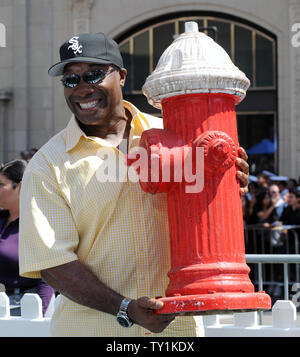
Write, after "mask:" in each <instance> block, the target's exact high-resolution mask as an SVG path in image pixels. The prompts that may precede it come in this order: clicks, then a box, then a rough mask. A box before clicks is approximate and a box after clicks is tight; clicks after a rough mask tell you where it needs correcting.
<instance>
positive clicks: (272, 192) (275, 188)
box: [270, 185, 280, 199]
mask: <svg viewBox="0 0 300 357" xmlns="http://www.w3.org/2000/svg"><path fill="white" fill-rule="evenodd" d="M270 195H271V198H273V199H276V198H280V191H279V187H278V186H277V185H272V186H271V187H270Z"/></svg>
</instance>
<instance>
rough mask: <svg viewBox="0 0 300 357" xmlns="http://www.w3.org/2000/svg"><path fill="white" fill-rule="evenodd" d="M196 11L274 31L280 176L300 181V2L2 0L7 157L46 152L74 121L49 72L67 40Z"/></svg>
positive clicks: (0, 83) (0, 69) (0, 60)
mask: <svg viewBox="0 0 300 357" xmlns="http://www.w3.org/2000/svg"><path fill="white" fill-rule="evenodd" d="M190 10H205V11H218V12H223V13H225V14H232V15H235V16H238V17H240V18H242V19H246V20H249V21H251V22H253V23H256V24H258V25H260V26H262V27H264V28H266V29H267V30H269V31H271V32H273V33H274V34H276V36H277V40H278V120H279V169H280V172H279V173H280V174H282V175H288V176H292V177H295V178H298V176H299V175H300V155H299V151H300V141H299V140H298V137H299V130H300V127H299V126H300V118H299V115H300V114H299V113H300V111H299V109H300V108H299V106H300V104H299V98H300V97H299V94H300V93H299V91H300V84H299V83H300V47H298V48H295V47H293V46H292V43H291V38H292V36H293V33H292V31H291V26H292V25H293V24H294V23H297V22H299V23H300V1H299V0H286V1H282V0H251V1H246V0H210V1H207V0H206V1H204V0H197V1H189V0H151V1H148V0H147V1H146V0H111V1H107V0H0V23H4V24H5V26H6V28H7V47H6V48H0V90H1V89H3V88H8V89H10V90H11V91H12V92H13V98H12V100H11V101H10V102H9V104H8V110H7V112H8V114H7V115H8V119H7V133H6V134H5V137H6V138H7V142H8V149H7V150H8V151H7V153H6V154H5V155H6V156H8V158H9V159H10V158H13V157H15V156H17V155H18V153H19V151H20V150H22V149H25V148H26V147H32V146H37V147H40V146H41V145H42V144H43V143H44V142H45V141H46V140H47V139H48V138H49V137H51V136H52V135H53V134H55V133H56V132H58V131H59V130H61V129H62V128H64V127H65V125H66V123H67V122H68V120H69V117H70V112H69V110H68V108H67V107H66V105H65V101H64V97H63V90H62V88H61V85H60V83H59V80H58V79H52V78H50V77H48V75H47V70H48V68H49V66H50V65H51V64H53V63H55V62H57V61H58V59H59V57H58V50H59V46H60V44H61V43H62V42H63V41H65V40H66V39H68V38H69V37H71V36H72V35H73V34H74V33H75V32H78V31H80V32H81V31H83V30H87V31H91V32H98V31H103V32H106V33H107V34H109V35H110V36H112V37H116V36H119V35H120V34H123V33H125V32H126V31H127V30H128V29H130V28H132V27H133V26H135V25H137V24H139V23H142V22H143V21H146V20H149V19H151V18H154V17H157V16H161V15H163V14H166V13H174V12H178V11H190ZM0 109H1V102H0ZM0 128H2V118H1V117H0ZM2 137H3V135H2V136H1V138H2ZM3 157H4V153H3V143H2V142H1V143H0V160H3Z"/></svg>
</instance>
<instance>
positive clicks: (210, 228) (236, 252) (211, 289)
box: [140, 22, 271, 315]
mask: <svg viewBox="0 0 300 357" xmlns="http://www.w3.org/2000/svg"><path fill="white" fill-rule="evenodd" d="M249 84H250V83H249V80H248V79H247V78H246V77H245V75H244V74H243V73H242V72H241V71H239V70H238V68H237V67H235V66H234V65H233V64H232V62H231V60H230V58H229V56H228V55H227V53H226V52H225V51H224V50H223V49H222V48H221V47H220V46H219V45H217V44H216V43H215V42H214V41H213V40H212V39H210V38H209V37H208V36H206V35H204V34H203V33H199V32H198V26H197V23H195V22H188V23H186V30H185V33H183V34H182V35H180V36H179V37H178V38H177V39H176V40H175V41H174V42H173V43H172V44H171V46H170V47H169V48H168V49H167V50H166V51H165V52H164V54H163V55H162V57H161V59H160V61H159V63H158V65H157V68H156V70H155V71H154V72H153V73H152V74H151V75H150V76H149V77H148V78H147V80H146V83H145V85H144V87H143V91H144V94H145V95H146V96H147V98H148V101H149V103H150V104H152V105H154V106H155V107H157V108H161V109H162V113H163V122H164V129H151V130H148V131H145V132H144V133H143V135H142V138H141V141H140V147H142V148H144V149H146V151H147V153H148V161H147V162H146V166H147V167H144V168H143V166H142V167H141V170H144V171H145V168H147V170H146V171H147V173H146V178H144V179H143V180H142V179H140V184H141V187H142V189H143V190H144V191H146V192H150V193H152V194H153V193H160V192H167V199H168V220H169V231H170V247H171V270H170V271H169V273H168V276H169V278H170V282H169V286H168V288H167V290H166V297H164V298H163V297H161V299H162V301H163V302H164V307H163V308H162V309H161V310H159V313H161V314H168V313H176V314H179V315H197V314H207V313H222V312H229V311H234V312H239V311H249V310H264V309H269V308H270V307H271V301H270V297H269V296H268V295H267V294H265V293H264V292H263V291H260V292H257V293H255V292H254V286H253V284H252V283H251V281H250V279H249V271H250V269H249V267H248V266H247V264H246V260H245V248H244V228H243V214H242V206H241V197H240V192H239V182H238V180H237V178H236V171H237V168H236V165H235V161H236V158H237V156H238V148H239V143H238V135H237V125H236V112H235V105H236V104H237V103H238V102H239V101H241V100H242V99H243V97H244V96H245V93H246V90H247V88H248V87H249ZM199 149H200V150H199ZM203 159H204V160H203ZM155 160H156V162H157V163H158V164H156V165H153V163H154V161H155ZM203 161H204V170H203V165H202V166H201V162H202V163H203ZM153 167H154V168H153ZM167 171H168V172H167ZM187 171H190V172H189V175H188V177H187V175H186V172H187ZM141 173H142V172H140V174H141ZM168 173H169V175H168ZM164 176H165V177H164ZM166 176H167V179H166Z"/></svg>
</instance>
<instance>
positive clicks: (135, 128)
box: [66, 100, 149, 152]
mask: <svg viewBox="0 0 300 357" xmlns="http://www.w3.org/2000/svg"><path fill="white" fill-rule="evenodd" d="M123 106H124V108H125V109H127V110H129V112H130V113H131V115H132V120H131V130H130V136H129V146H131V144H132V143H133V142H134V141H135V138H137V137H140V135H141V134H142V132H143V131H144V130H147V129H149V124H148V121H147V119H146V118H145V117H144V115H143V114H142V113H141V112H140V111H139V110H138V109H137V108H136V107H135V106H134V105H132V104H131V103H129V102H127V101H126V100H123ZM81 137H84V138H85V139H90V140H94V141H97V142H98V143H99V144H100V145H102V146H112V145H111V144H109V143H108V142H107V141H106V140H104V139H100V138H96V137H91V136H87V135H86V134H85V133H84V132H83V131H82V130H81V128H80V127H79V125H78V123H77V121H76V119H75V117H74V115H72V116H71V119H70V121H69V123H68V125H67V127H66V152H68V151H70V150H72V149H73V148H74V147H75V146H76V145H77V144H78V142H79V140H80V138H81Z"/></svg>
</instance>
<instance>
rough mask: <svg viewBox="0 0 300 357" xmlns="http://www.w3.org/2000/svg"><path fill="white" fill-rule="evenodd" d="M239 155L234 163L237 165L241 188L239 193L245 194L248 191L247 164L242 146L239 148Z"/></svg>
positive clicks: (246, 156)
mask: <svg viewBox="0 0 300 357" xmlns="http://www.w3.org/2000/svg"><path fill="white" fill-rule="evenodd" d="M238 153H239V157H238V158H237V159H236V164H237V166H238V169H239V170H238V171H237V173H236V174H237V178H238V179H239V180H240V184H241V188H240V193H241V194H242V195H245V194H246V193H247V192H248V183H249V165H248V163H247V160H248V155H247V154H246V151H245V150H244V149H243V148H241V147H240V148H239V151H238Z"/></svg>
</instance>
